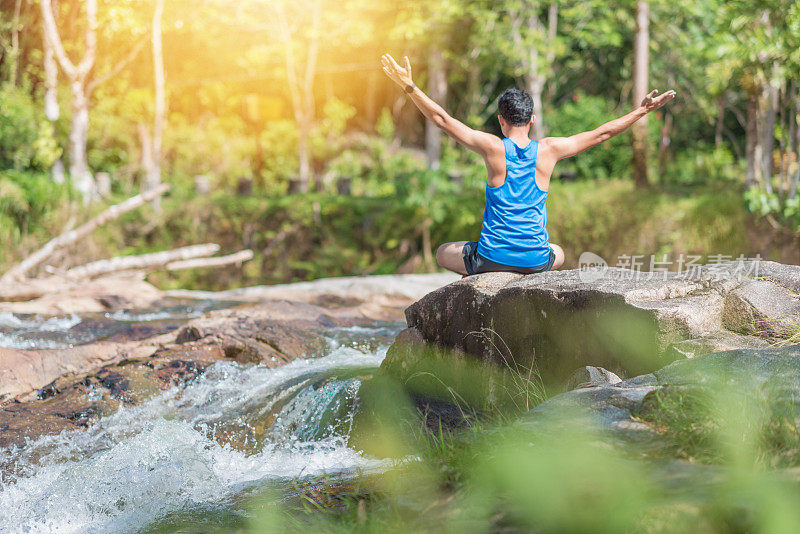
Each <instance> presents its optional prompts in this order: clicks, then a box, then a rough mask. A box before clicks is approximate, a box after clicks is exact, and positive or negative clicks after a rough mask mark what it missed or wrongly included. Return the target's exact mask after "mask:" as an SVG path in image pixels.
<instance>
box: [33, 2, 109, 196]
mask: <svg viewBox="0 0 800 534" xmlns="http://www.w3.org/2000/svg"><path fill="white" fill-rule="evenodd" d="M40 6H41V11H42V28H43V31H44V34H45V39H47V40H48V41H49V46H50V47H51V48H52V50H53V52H54V54H55V56H56V58H57V59H58V62H59V64H60V65H61V69H62V70H63V71H64V73H65V74H66V75H67V78H69V82H70V89H71V91H72V123H71V127H70V132H69V156H70V162H69V171H70V175H71V178H72V183H73V185H74V187H75V188H76V189H77V190H78V191H79V192H80V193H81V194H82V195H83V201H84V203H88V202H89V201H91V200H92V199H93V198H94V195H95V188H94V179H93V178H92V174H91V172H90V171H89V163H88V161H87V159H86V141H87V138H88V135H89V98H88V96H89V93H90V91H88V90H87V86H86V80H87V77H88V75H89V73H90V72H91V71H92V67H94V61H95V57H96V53H97V0H87V1H86V34H85V36H84V38H85V51H84V54H83V57H82V58H81V61H80V63H78V64H77V65H76V64H74V63H73V62H72V61H71V60H70V59H69V57H68V56H67V53H66V51H65V50H64V45H63V43H62V42H61V37H60V36H59V34H58V27H57V26H56V22H55V17H54V15H53V6H52V2H51V0H41V2H40Z"/></svg>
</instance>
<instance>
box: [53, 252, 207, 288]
mask: <svg viewBox="0 0 800 534" xmlns="http://www.w3.org/2000/svg"><path fill="white" fill-rule="evenodd" d="M218 251H219V245H217V244H216V243H206V244H204V245H191V246H188V247H181V248H176V249H173V250H164V251H161V252H153V253H150V254H139V255H136V256H117V257H115V258H109V259H106V260H98V261H93V262H91V263H87V264H85V265H79V266H78V267H73V268H72V269H69V270H68V271H67V272H66V273H64V274H65V276H67V277H69V278H73V279H76V278H92V277H95V276H100V275H104V274H108V273H113V272H119V271H131V270H142V269H157V268H159V267H163V266H164V265H167V264H169V263H172V262H175V261H178V260H189V259H192V258H205V257H206V256H212V255H214V254H216V253H217V252H218Z"/></svg>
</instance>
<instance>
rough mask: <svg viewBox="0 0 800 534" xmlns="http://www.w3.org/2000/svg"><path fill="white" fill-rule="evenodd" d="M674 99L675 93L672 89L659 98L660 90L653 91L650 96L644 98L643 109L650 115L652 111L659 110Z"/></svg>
mask: <svg viewBox="0 0 800 534" xmlns="http://www.w3.org/2000/svg"><path fill="white" fill-rule="evenodd" d="M673 98H675V91H673V90H672V89H670V90H669V91H667V92H666V93H664V94H663V95H661V96H658V89H653V90H652V91H650V94H649V95H647V96H646V97H644V100H642V106H641V107H642V108H644V110H645V111H646V112H647V113H650V112H651V111H655V110H657V109H658V108H660V107H661V106H663V105H664V104H666V103H667V102H669V101H670V100H672V99H673Z"/></svg>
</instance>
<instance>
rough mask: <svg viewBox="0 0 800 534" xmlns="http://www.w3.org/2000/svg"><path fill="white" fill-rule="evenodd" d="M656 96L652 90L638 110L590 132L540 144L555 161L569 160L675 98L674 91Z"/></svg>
mask: <svg viewBox="0 0 800 534" xmlns="http://www.w3.org/2000/svg"><path fill="white" fill-rule="evenodd" d="M657 95H658V90H657V89H654V90H653V91H651V92H650V94H649V95H647V96H646V97H645V98H644V100H642V104H641V105H640V106H639V107H638V108H636V109H634V110H633V111H631V112H630V113H628V114H627V115H623V116H622V117H620V118H618V119H614V120H613V121H610V122H607V123H605V124H603V125H602V126H600V127H598V128H595V129H594V130H592V131H590V132H581V133H579V134H575V135H571V136H570V137H547V138H545V139H543V140H542V143H543V144H545V145H546V146H547V148H548V149H550V150H551V151H552V152H553V154H554V155H555V157H556V159H564V158H570V157H572V156H574V155H575V154H579V153H581V152H583V151H584V150H586V149H588V148H592V147H593V146H596V145H599V144H600V143H602V142H603V141H607V140H609V139H611V138H612V137H614V136H616V135H619V134H621V133H622V132H624V131H625V130H627V129H628V128H630V127H631V126H632V125H633V123H634V122H636V121H638V120H639V119H641V118H642V117H644V116H645V115H647V114H648V113H650V112H651V111H655V110H657V109H658V108H660V107H661V106H663V105H664V104H666V103H667V102H669V101H670V100H672V99H673V98H675V91H673V90H669V91H667V92H666V93H664V94H663V95H661V96H657Z"/></svg>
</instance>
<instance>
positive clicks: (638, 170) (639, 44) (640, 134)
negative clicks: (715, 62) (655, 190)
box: [633, 1, 650, 187]
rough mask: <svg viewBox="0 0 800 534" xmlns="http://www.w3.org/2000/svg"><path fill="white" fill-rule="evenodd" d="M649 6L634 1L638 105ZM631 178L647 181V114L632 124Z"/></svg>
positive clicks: (640, 183) (644, 79)
mask: <svg viewBox="0 0 800 534" xmlns="http://www.w3.org/2000/svg"><path fill="white" fill-rule="evenodd" d="M649 17H650V6H649V5H648V4H647V3H646V2H641V1H639V2H637V3H636V37H635V39H634V43H633V101H634V105H638V104H639V103H640V102H641V101H642V100H643V99H644V97H645V96H647V84H648V63H649V57H648V56H649V48H650V37H649V27H648V26H649ZM633 180H634V182H635V183H636V186H637V187H646V186H647V185H648V181H647V115H645V116H644V117H642V118H641V119H640V120H639V121H638V122H636V123H635V124H634V125H633Z"/></svg>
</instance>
